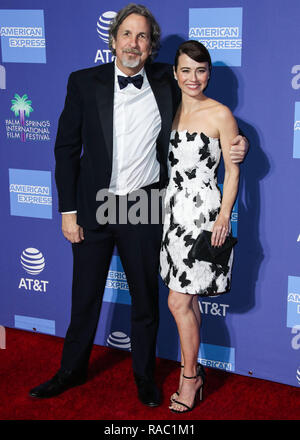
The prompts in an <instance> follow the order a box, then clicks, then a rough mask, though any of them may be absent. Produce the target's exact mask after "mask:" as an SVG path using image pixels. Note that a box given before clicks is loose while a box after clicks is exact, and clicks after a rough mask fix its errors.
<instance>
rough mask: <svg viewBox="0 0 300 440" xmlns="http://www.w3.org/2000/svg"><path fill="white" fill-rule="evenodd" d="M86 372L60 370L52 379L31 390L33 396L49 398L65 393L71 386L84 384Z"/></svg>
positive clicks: (30, 393)
mask: <svg viewBox="0 0 300 440" xmlns="http://www.w3.org/2000/svg"><path fill="white" fill-rule="evenodd" d="M86 376H87V375H86V373H82V372H80V373H78V372H74V371H68V370H59V371H58V372H57V373H56V374H55V376H53V377H52V379H50V380H48V381H47V382H44V383H42V384H41V385H39V386H37V387H35V388H32V390H30V391H29V395H30V396H31V397H37V398H47V397H54V396H57V395H58V394H61V393H63V392H64V391H66V390H68V389H69V388H72V387H75V386H77V385H82V384H84V383H85V381H86Z"/></svg>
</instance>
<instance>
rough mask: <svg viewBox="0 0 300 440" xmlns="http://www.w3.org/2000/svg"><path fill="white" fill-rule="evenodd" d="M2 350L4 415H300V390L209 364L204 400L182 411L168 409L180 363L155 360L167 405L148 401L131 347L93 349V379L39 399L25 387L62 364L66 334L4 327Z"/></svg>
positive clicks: (25, 417)
mask: <svg viewBox="0 0 300 440" xmlns="http://www.w3.org/2000/svg"><path fill="white" fill-rule="evenodd" d="M6 330H7V331H6V349H5V350H0V378H1V380H0V398H1V405H0V419H1V420H153V421H154V420H172V421H175V420H185V421H187V420H298V419H299V418H300V417H299V416H300V400H299V389H297V388H296V387H291V386H288V385H282V384H278V383H274V382H269V381H265V380H260V379H255V378H249V377H244V376H239V375H236V374H230V373H225V372H222V371H219V370H214V369H207V370H206V371H207V383H206V387H205V389H204V393H205V394H204V401H203V402H202V403H201V404H199V405H198V406H197V407H196V409H195V410H194V411H192V412H190V413H187V414H185V415H177V414H173V413H171V412H170V411H169V410H168V402H169V396H170V394H171V393H172V392H174V391H175V390H176V388H177V380H178V375H179V368H178V364H177V363H176V362H173V361H169V360H164V359H158V360H157V383H158V385H159V387H160V389H161V390H162V394H163V403H162V405H161V406H159V407H157V408H153V409H151V408H148V407H145V406H143V405H142V404H141V403H140V402H139V400H138V399H137V397H136V388H135V384H134V380H133V376H132V370H131V356H130V353H128V352H123V351H120V350H114V349H111V348H106V347H100V346H94V349H93V352H92V357H91V361H90V368H89V377H88V382H87V383H86V384H84V385H82V386H80V387H76V388H73V389H70V390H68V391H67V392H65V393H64V394H62V395H60V396H57V397H55V398H52V399H45V400H35V399H32V398H30V397H29V396H28V390H29V389H30V388H32V387H34V386H36V385H38V384H40V383H41V382H43V381H45V380H48V379H49V378H50V377H52V375H54V373H55V372H56V371H57V369H58V368H59V363H60V356H61V350H62V346H63V339H62V338H57V337H53V336H48V335H41V334H33V333H30V332H25V331H19V330H13V329H6Z"/></svg>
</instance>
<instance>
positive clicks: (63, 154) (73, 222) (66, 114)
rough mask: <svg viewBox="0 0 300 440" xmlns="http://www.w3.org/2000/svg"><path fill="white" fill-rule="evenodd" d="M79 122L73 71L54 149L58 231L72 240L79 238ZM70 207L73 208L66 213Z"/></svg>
mask: <svg viewBox="0 0 300 440" xmlns="http://www.w3.org/2000/svg"><path fill="white" fill-rule="evenodd" d="M81 124H82V108H81V100H80V96H79V93H78V89H77V85H76V82H75V79H74V74H71V75H70V77H69V81H68V87H67V96H66V100H65V106H64V109H63V112H62V114H61V116H60V118H59V123H58V130H57V136H56V142H55V149H54V152H55V159H56V167H55V180H56V186H57V191H58V200H59V211H60V212H62V231H63V234H64V236H65V237H66V238H67V239H68V240H69V241H71V242H72V243H74V242H79V241H81V240H82V239H83V232H82V228H80V227H79V226H78V225H77V214H76V188H77V179H78V175H79V168H80V155H81V150H82V139H81ZM70 211H75V212H71V213H69V212H70Z"/></svg>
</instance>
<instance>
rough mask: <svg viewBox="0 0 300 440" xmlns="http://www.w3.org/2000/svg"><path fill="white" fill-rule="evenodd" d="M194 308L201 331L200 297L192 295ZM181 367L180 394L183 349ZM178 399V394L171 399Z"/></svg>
mask: <svg viewBox="0 0 300 440" xmlns="http://www.w3.org/2000/svg"><path fill="white" fill-rule="evenodd" d="M192 307H193V310H194V313H195V317H196V319H197V322H198V327H199V329H200V327H201V313H200V308H199V303H198V295H192ZM180 348H181V347H180ZM180 365H181V369H180V378H179V387H178V392H180V390H181V384H182V376H183V367H184V355H183V352H182V349H181V361H180ZM177 398H178V394H177V393H174V394H172V396H171V399H177Z"/></svg>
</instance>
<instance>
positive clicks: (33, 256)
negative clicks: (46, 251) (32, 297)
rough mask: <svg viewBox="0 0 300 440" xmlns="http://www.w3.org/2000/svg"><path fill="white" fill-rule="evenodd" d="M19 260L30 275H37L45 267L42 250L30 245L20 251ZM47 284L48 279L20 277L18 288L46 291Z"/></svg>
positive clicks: (39, 291) (38, 291)
mask: <svg viewBox="0 0 300 440" xmlns="http://www.w3.org/2000/svg"><path fill="white" fill-rule="evenodd" d="M20 262H21V265H22V267H23V269H24V270H25V271H26V272H27V273H29V274H30V275H39V274H40V273H41V272H42V271H43V270H44V268H45V258H44V256H43V254H42V252H40V251H39V250H38V249H35V248H32V247H30V248H27V249H25V250H24V251H23V252H22V254H21V257H20ZM48 284H49V281H45V280H39V279H33V278H21V280H20V282H19V289H25V290H26V291H33V292H37V293H46V291H47V285H48Z"/></svg>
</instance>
